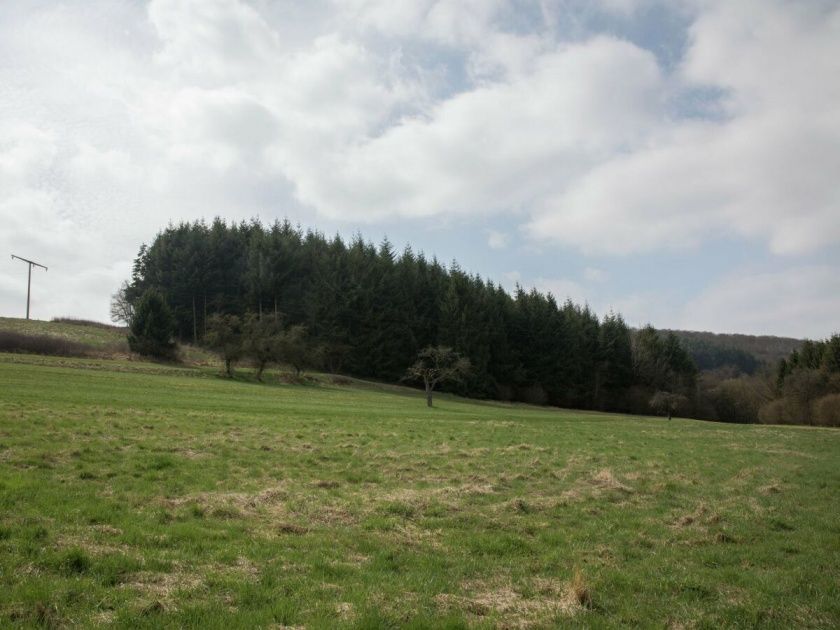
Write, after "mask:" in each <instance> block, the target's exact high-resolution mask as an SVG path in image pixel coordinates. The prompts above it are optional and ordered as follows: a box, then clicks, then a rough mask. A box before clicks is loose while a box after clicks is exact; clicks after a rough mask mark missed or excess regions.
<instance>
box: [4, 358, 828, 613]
mask: <svg viewBox="0 0 840 630" xmlns="http://www.w3.org/2000/svg"><path fill="white" fill-rule="evenodd" d="M217 371H218V370H217V369H216V368H207V367H205V368H190V367H169V366H161V365H156V364H150V363H142V362H136V361H118V360H109V359H66V358H44V357H34V356H25V355H9V354H3V355H0V626H24V627H70V626H116V627H132V628H136V627H149V628H160V627H201V628H208V627H225V628H234V627H246V628H254V627H264V628H269V627H274V628H283V627H295V628H396V627H410V628H440V627H449V628H497V627H500V628H548V627H558V626H559V627H626V626H644V627H660V628H694V627H697V628H720V627H778V628H794V627H796V628H807V627H810V628H830V627H837V626H838V625H840V431H838V430H830V429H816V428H801V427H775V426H748V425H722V424H714V423H707V422H700V421H689V420H680V419H675V420H673V421H671V422H668V421H666V420H664V419H661V418H644V417H630V416H619V415H610V414H597V413H585V412H576V411H567V410H558V409H549V408H536V407H528V406H519V405H508V404H500V403H485V402H478V401H468V400H464V399H458V398H454V397H449V396H439V397H437V398H436V406H435V407H434V408H432V409H428V408H426V406H425V403H424V400H423V397H422V395H421V394H420V393H419V392H415V391H413V390H410V389H405V388H399V387H391V386H380V385H376V384H370V383H362V382H357V381H353V380H350V379H343V378H332V377H329V376H323V375H319V376H317V377H312V378H310V379H309V380H307V381H305V382H303V383H297V384H289V383H284V382H281V381H280V379H279V378H278V374H277V373H273V374H271V375H269V378H268V382H267V383H266V384H257V383H255V382H253V380H252V379H251V377H250V376H249V374H248V373H247V372H246V371H245V370H242V371H240V375H241V376H240V377H239V378H237V379H236V380H227V379H223V378H220V377H218V376H217Z"/></svg>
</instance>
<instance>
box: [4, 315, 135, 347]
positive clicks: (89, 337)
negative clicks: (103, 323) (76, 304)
mask: <svg viewBox="0 0 840 630" xmlns="http://www.w3.org/2000/svg"><path fill="white" fill-rule="evenodd" d="M0 330H8V331H11V332H18V333H23V334H26V335H47V336H50V337H60V338H62V339H69V340H70V341H75V342H78V343H84V344H87V345H89V346H92V347H93V348H107V347H121V346H125V350H126V351H128V347H127V345H126V341H125V334H126V333H125V331H124V330H122V329H120V328H116V327H114V328H103V327H99V326H85V325H83V324H68V323H63V322H45V321H41V320H37V319H17V318H12V317H0Z"/></svg>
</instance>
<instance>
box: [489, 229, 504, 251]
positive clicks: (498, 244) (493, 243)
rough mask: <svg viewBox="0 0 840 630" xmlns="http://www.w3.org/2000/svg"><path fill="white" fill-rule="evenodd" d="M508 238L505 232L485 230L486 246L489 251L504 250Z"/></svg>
mask: <svg viewBox="0 0 840 630" xmlns="http://www.w3.org/2000/svg"><path fill="white" fill-rule="evenodd" d="M508 239H509V236H508V235H507V234H506V233H505V232H499V231H497V230H487V245H488V246H489V247H490V249H504V248H505V247H507V245H508Z"/></svg>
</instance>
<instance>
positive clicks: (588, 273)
mask: <svg viewBox="0 0 840 630" xmlns="http://www.w3.org/2000/svg"><path fill="white" fill-rule="evenodd" d="M609 277H610V274H609V273H608V272H606V271H604V270H603V269H598V268H597V267H587V268H586V269H584V270H583V279H584V280H586V281H587V282H606V281H607V280H609Z"/></svg>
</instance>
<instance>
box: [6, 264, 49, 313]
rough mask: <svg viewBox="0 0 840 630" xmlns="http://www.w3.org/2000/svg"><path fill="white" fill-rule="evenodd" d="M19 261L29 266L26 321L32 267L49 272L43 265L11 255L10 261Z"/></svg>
mask: <svg viewBox="0 0 840 630" xmlns="http://www.w3.org/2000/svg"><path fill="white" fill-rule="evenodd" d="M15 259H17V260H20V261H21V262H25V263H26V264H27V265H29V277H28V279H27V282H26V319H29V296H30V295H31V293H32V267H40V268H41V269H43V270H44V271H49V269H47V268H46V267H45V266H44V265H42V264H41V263H36V262H35V261H34V260H29V259H28V258H21V257H20V256H15V255H14V254H12V260H15Z"/></svg>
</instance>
